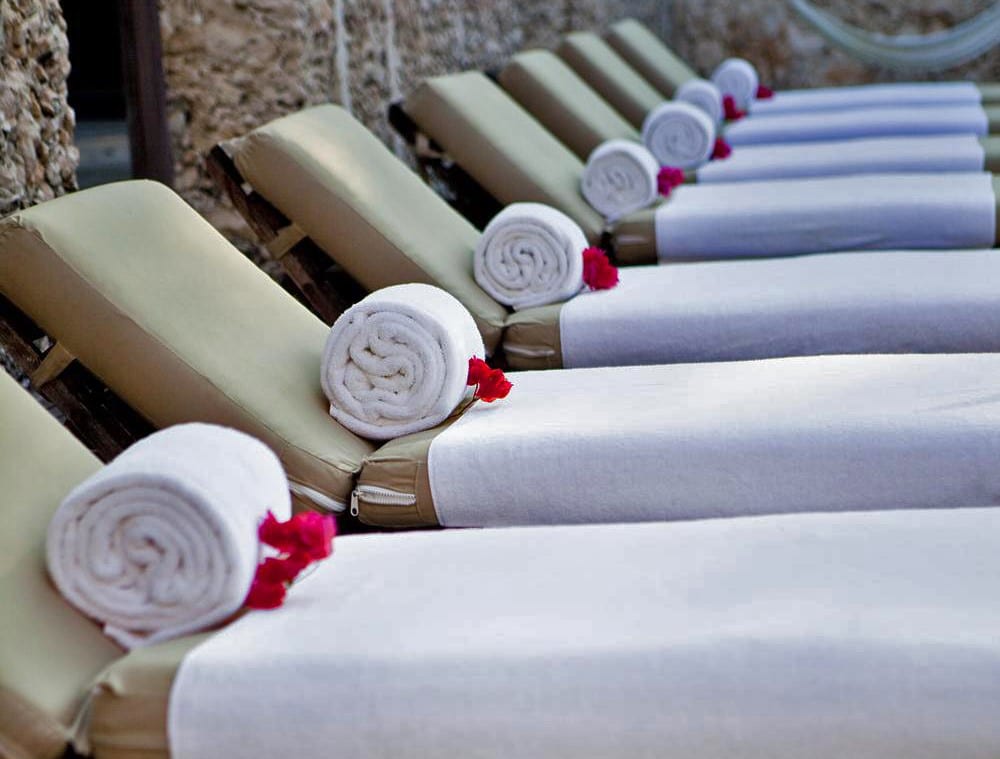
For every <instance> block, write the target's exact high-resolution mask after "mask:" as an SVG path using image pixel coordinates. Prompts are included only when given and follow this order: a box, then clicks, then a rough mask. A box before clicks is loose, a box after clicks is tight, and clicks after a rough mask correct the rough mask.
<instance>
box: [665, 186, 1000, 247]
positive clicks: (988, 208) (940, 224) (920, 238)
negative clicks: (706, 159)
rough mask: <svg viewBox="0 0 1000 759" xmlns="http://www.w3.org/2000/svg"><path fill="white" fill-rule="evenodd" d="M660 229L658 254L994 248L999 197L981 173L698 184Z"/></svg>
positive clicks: (678, 200)
mask: <svg viewBox="0 0 1000 759" xmlns="http://www.w3.org/2000/svg"><path fill="white" fill-rule="evenodd" d="M655 226H656V249H657V253H658V254H659V256H660V260H671V259H675V260H690V259H713V258H740V257H759V256H786V255H796V254H802V253H822V252H828V251H850V250H893V249H907V248H913V249H934V248H940V249H951V248H991V247H993V246H994V240H995V231H996V198H995V196H994V193H993V183H992V177H991V175H989V174H984V173H966V174H876V175H872V176H857V177H827V178H822V179H794V180H774V181H769V182H737V183H732V184H706V185H702V184H694V185H684V186H682V187H679V188H677V189H676V190H674V192H673V193H672V194H671V196H670V202H669V203H665V204H664V205H663V206H661V207H660V208H658V209H657V210H656V215H655Z"/></svg>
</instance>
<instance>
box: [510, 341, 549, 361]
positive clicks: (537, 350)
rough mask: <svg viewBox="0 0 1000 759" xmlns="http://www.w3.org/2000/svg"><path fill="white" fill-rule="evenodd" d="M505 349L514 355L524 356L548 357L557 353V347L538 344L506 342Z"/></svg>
mask: <svg viewBox="0 0 1000 759" xmlns="http://www.w3.org/2000/svg"><path fill="white" fill-rule="evenodd" d="M503 349H504V352H506V353H510V354H512V355H514V356H523V357H524V358H547V357H549V356H554V355H556V352H555V349H553V348H545V347H538V346H535V347H532V346H524V345H511V344H510V343H504V344H503Z"/></svg>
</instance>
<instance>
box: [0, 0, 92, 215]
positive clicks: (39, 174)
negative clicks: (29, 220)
mask: <svg viewBox="0 0 1000 759" xmlns="http://www.w3.org/2000/svg"><path fill="white" fill-rule="evenodd" d="M68 74H69V54H68V43H67V41H66V25H65V22H64V20H63V17H62V12H61V11H60V10H59V3H58V0H0V216H2V215H4V214H7V213H9V212H11V211H14V210H16V209H18V208H24V207H25V206H29V205H32V204H34V203H37V202H39V201H42V200H46V199H48V198H52V197H55V196H56V195H62V194H63V193H64V192H67V191H68V190H72V189H75V187H76V165H77V162H78V160H79V154H78V152H77V150H76V148H75V147H74V146H73V111H72V110H71V109H70V107H69V105H68V104H67V102H66V77H67V75H68Z"/></svg>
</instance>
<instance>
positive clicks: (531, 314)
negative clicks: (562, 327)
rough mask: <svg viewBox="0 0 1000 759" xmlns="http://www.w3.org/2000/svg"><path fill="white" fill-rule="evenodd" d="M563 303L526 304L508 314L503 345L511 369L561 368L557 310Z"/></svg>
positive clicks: (560, 340) (558, 311)
mask: <svg viewBox="0 0 1000 759" xmlns="http://www.w3.org/2000/svg"><path fill="white" fill-rule="evenodd" d="M562 307H563V304H562V303H553V304H551V305H548V306H538V307H537V308H526V309H524V310H523V311H517V312H515V313H513V314H511V316H510V318H509V319H508V320H507V330H506V331H505V332H504V338H503V347H504V351H505V354H506V356H507V363H508V364H509V365H510V367H511V368H512V369H521V370H525V369H561V368H562V365H563V363H562V339H561V335H560V332H559V313H560V311H561V310H562Z"/></svg>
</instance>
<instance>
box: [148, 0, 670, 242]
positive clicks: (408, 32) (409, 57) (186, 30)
mask: <svg viewBox="0 0 1000 759" xmlns="http://www.w3.org/2000/svg"><path fill="white" fill-rule="evenodd" d="M667 11H668V5H667V4H665V3H662V2H657V0H547V1H546V2H531V3H528V2H520V3H518V2H511V1H509V0H160V17H161V28H162V32H163V49H164V66H165V71H166V79H167V99H168V108H169V112H170V132H171V137H172V140H173V145H174V150H175V158H176V163H177V182H176V184H177V189H178V190H179V191H180V192H181V193H182V194H183V195H184V197H185V198H186V199H187V200H188V201H189V202H190V203H192V204H193V205H194V206H195V207H196V208H197V209H198V210H200V211H201V212H202V213H204V214H205V215H206V216H207V217H208V219H209V220H210V221H211V222H212V223H213V224H215V225H216V226H217V227H218V228H220V229H221V230H222V231H223V232H225V233H226V234H227V235H228V236H229V237H230V238H231V239H234V240H236V241H237V242H238V243H241V247H244V248H247V247H248V245H247V243H248V241H249V240H250V239H252V236H251V233H250V232H249V231H246V230H244V228H243V225H242V223H241V221H240V219H239V217H238V215H237V214H236V212H235V211H234V210H233V209H231V208H229V206H228V204H227V203H223V202H222V201H221V200H220V198H219V196H218V192H217V190H216V188H215V186H214V184H213V183H212V181H211V179H210V178H209V177H208V175H207V174H206V172H205V170H204V167H203V160H204V155H205V152H206V151H207V150H208V149H209V148H211V146H212V145H213V144H214V143H215V142H217V141H219V140H223V139H227V138H230V137H234V136H237V135H241V134H244V133H246V132H247V131H249V130H250V129H253V128H254V127H255V126H257V125H259V124H262V123H265V122H267V121H269V120H271V119H274V118H276V117H278V116H281V115H283V114H286V113H290V112H293V111H295V110H298V109H300V108H302V107H303V106H305V105H309V104H314V103H323V102H328V101H334V102H338V103H341V104H344V105H346V106H347V107H349V108H350V109H351V111H352V112H353V113H354V114H355V115H356V116H357V117H358V118H360V119H361V120H362V121H363V122H364V123H365V124H367V125H368V126H369V127H370V128H371V129H373V130H374V131H375V132H376V133H377V134H379V136H381V137H382V138H383V139H384V140H386V141H387V142H388V143H389V144H394V143H393V138H392V136H391V134H390V130H389V127H388V125H387V124H386V121H385V111H386V108H387V106H388V104H389V102H390V101H391V100H393V99H395V98H398V97H399V96H400V95H401V94H404V93H406V92H408V91H410V89H412V88H413V87H414V86H415V85H416V83H417V82H418V81H419V80H420V79H421V78H423V77H427V76H433V75H436V74H441V73H444V72H448V71H459V70H462V69H467V68H480V69H488V68H491V67H496V66H499V65H501V64H502V63H503V62H504V61H505V60H506V59H507V58H508V56H510V55H511V54H512V53H514V52H516V51H517V50H520V49H522V48H525V47H532V46H552V45H554V44H556V42H557V40H558V38H559V35H561V34H562V33H564V32H566V31H569V30H572V29H601V28H604V27H605V26H606V25H607V24H608V23H610V22H611V21H614V20H616V19H618V18H621V17H623V16H625V15H635V16H637V17H639V18H642V19H643V20H644V21H646V22H647V23H649V24H650V25H651V26H653V27H654V28H655V29H657V30H658V31H661V32H662V31H664V30H665V29H666V24H667V22H668V20H669V16H668V13H667ZM396 147H399V146H396Z"/></svg>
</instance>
